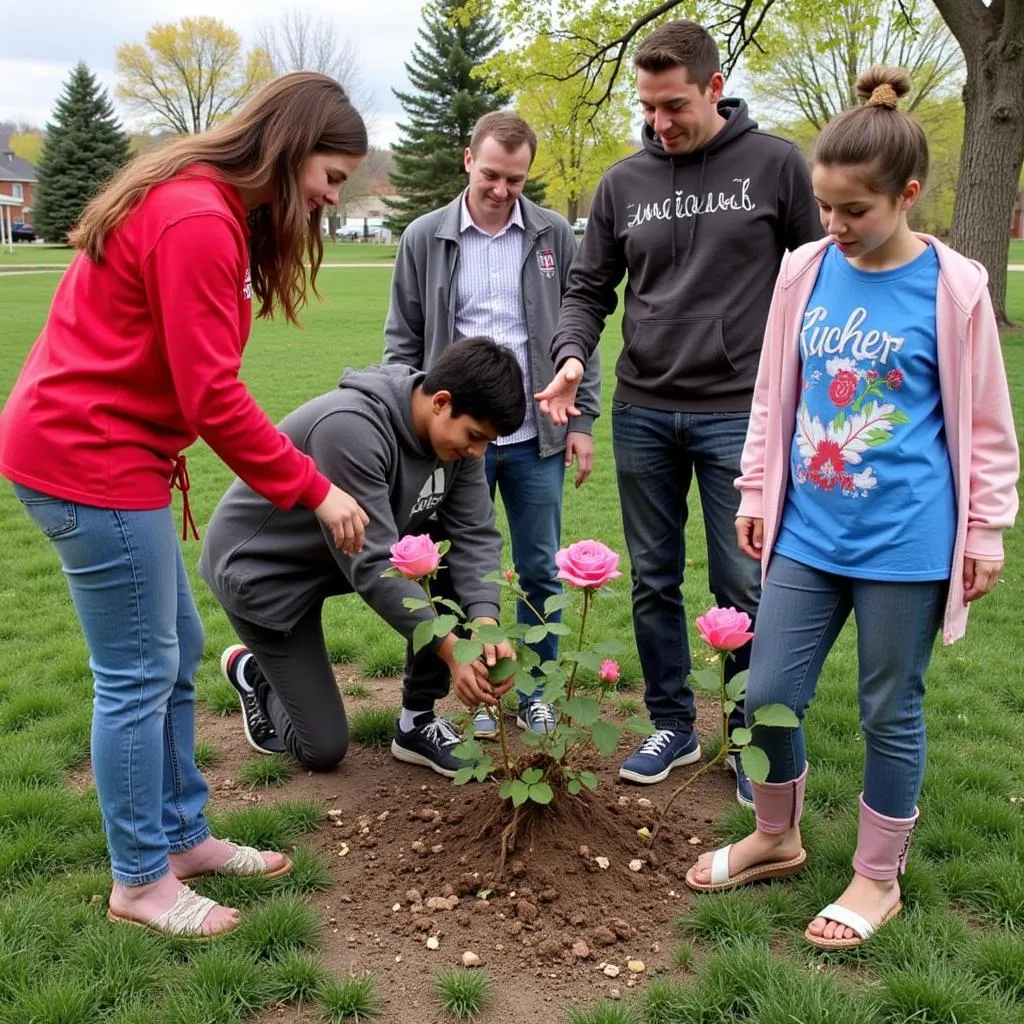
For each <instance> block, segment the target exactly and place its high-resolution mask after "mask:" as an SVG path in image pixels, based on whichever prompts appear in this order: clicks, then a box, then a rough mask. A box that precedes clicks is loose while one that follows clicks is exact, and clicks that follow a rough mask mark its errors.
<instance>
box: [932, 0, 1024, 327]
mask: <svg viewBox="0 0 1024 1024" xmlns="http://www.w3.org/2000/svg"><path fill="white" fill-rule="evenodd" d="M935 5H936V7H938V9H939V12H940V13H941V14H942V16H943V18H944V19H945V21H946V23H947V24H948V25H949V28H950V30H951V31H952V33H953V34H954V35H955V36H956V38H957V41H958V42H959V43H960V46H961V47H962V49H963V51H964V58H965V60H966V64H967V85H966V86H965V87H964V115H965V117H964V145H963V151H962V153H961V156H960V183H959V186H958V187H957V193H956V200H955V202H954V204H953V231H952V239H951V241H952V244H953V248H955V249H957V250H958V251H959V252H962V253H963V254H964V255H965V256H970V257H972V258H973V259H976V260H978V261H979V262H981V263H982V264H984V266H985V267H986V268H987V270H988V274H989V292H990V293H991V295H992V305H993V306H994V307H995V311H996V316H997V317H998V318H999V320H1000V322H1001V323H1007V322H1008V318H1007V315H1006V264H1007V252H1008V248H1009V240H1010V226H1011V219H1012V216H1013V208H1014V204H1015V202H1016V198H1017V193H1018V190H1019V188H1020V172H1021V164H1022V162H1024V0H992V3H991V4H990V5H989V6H985V5H984V4H983V3H981V0H935Z"/></svg>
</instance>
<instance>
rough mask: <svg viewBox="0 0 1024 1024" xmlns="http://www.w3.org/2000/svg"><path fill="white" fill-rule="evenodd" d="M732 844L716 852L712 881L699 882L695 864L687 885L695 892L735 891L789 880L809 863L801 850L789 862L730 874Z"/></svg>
mask: <svg viewBox="0 0 1024 1024" xmlns="http://www.w3.org/2000/svg"><path fill="white" fill-rule="evenodd" d="M731 849H732V843H730V844H729V845H728V846H723V847H722V848H721V849H720V850H715V852H714V854H713V855H712V857H711V881H710V882H698V881H697V880H696V878H694V877H693V872H694V871H696V870H697V865H696V864H694V865H693V867H692V868H690V870H689V871H687V872H686V884H687V885H688V886H689V887H690V888H691V889H693V890H694V891H695V892H724V891H725V890H726V889H735V888H736V887H737V886H740V885H749V884H750V883H751V882H760V881H762V880H764V879H768V878H788V877H789V876H790V875H795V874H796V873H797V872H798V871H801V870H803V866H804V864H806V863H807V851H806V850H801V851H800V852H799V853H798V854H797V855H796V856H795V857H791V858H790V859H789V860H769V861H764V862H763V863H761V864H754V865H752V866H751V867H749V868H747V869H746V870H745V871H740V872H739V873H738V874H736V875H730V874H729V851H730V850H731Z"/></svg>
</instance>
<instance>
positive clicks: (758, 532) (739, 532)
mask: <svg viewBox="0 0 1024 1024" xmlns="http://www.w3.org/2000/svg"><path fill="white" fill-rule="evenodd" d="M736 542H737V543H738V544H739V546H740V551H742V552H743V554H745V555H747V556H748V557H750V558H754V559H756V560H757V561H760V560H761V546H762V544H763V543H764V520H763V519H755V518H754V517H753V516H737V517H736Z"/></svg>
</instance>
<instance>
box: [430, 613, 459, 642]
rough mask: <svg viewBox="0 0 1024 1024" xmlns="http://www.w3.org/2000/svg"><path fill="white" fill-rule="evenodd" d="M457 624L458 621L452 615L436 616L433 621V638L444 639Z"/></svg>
mask: <svg viewBox="0 0 1024 1024" xmlns="http://www.w3.org/2000/svg"><path fill="white" fill-rule="evenodd" d="M458 624H459V620H458V619H457V618H455V616H454V615H438V617H437V618H436V619H434V636H436V637H437V638H438V639H441V638H443V637H446V636H447V635H448V634H449V633H450V632H451V631H452V630H453V629H454V628H455V627H456V626H457V625H458Z"/></svg>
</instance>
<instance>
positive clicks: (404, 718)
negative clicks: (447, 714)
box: [398, 708, 425, 732]
mask: <svg viewBox="0 0 1024 1024" xmlns="http://www.w3.org/2000/svg"><path fill="white" fill-rule="evenodd" d="M424 713H425V712H423V711H410V710H409V709H408V708H402V713H401V714H400V715H399V716H398V728H399V729H401V730H402V732H412V730H413V729H415V728H416V726H415V719H417V718H419V716H420V715H422V714H424Z"/></svg>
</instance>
